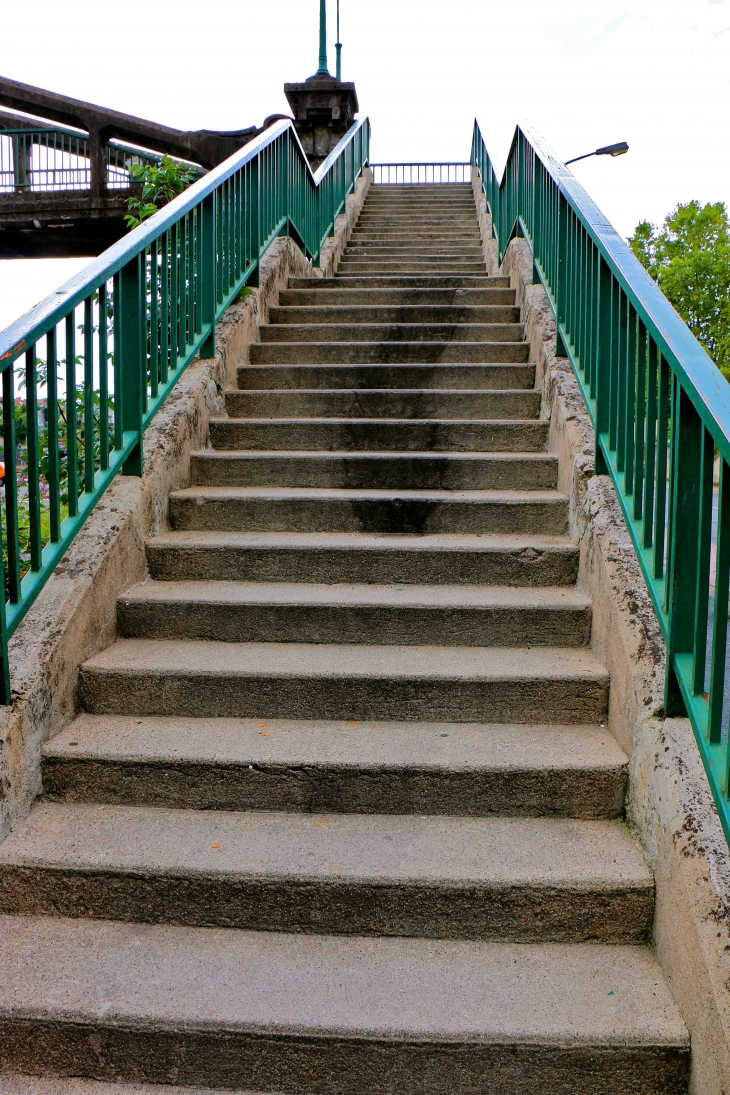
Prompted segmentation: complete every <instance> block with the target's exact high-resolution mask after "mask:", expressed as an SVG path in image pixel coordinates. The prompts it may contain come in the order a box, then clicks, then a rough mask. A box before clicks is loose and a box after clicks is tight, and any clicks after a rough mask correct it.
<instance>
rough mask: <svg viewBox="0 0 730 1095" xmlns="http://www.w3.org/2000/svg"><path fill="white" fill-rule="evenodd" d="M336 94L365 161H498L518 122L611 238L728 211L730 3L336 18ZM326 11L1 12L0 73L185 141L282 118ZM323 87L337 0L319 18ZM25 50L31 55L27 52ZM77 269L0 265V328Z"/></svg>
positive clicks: (249, 2) (363, 0)
mask: <svg viewBox="0 0 730 1095" xmlns="http://www.w3.org/2000/svg"><path fill="white" fill-rule="evenodd" d="M341 9H342V24H341V26H342V33H341V37H342V41H343V45H344V48H343V77H344V78H345V79H352V80H355V82H356V84H357V89H358V95H359V99H360V107H361V110H362V112H363V113H367V114H369V115H370V119H371V122H372V129H373V144H372V154H373V160H374V161H375V162H378V161H399V162H402V161H405V160H410V159H413V160H466V159H468V156H469V146H470V140H471V126H472V123H473V119H474V117H475V115H476V116H477V117H478V119H479V123H480V125H481V128H482V132H483V133H484V137H485V139H486V141H487V145H488V147H489V149H490V152H491V154H492V155H493V157H494V158H495V159H496V160H497V162H498V163H499V164H501V163H502V162H503V159H504V157H505V155H506V152H507V149H508V146H509V142H510V140H511V136H512V132H513V129H514V125H515V123H516V121H518V120H519V119H520V118H523V117H524V118H527V119H529V120H531V121H532V122H533V124H534V125H535V126H536V127H537V129H538V130H540V131H541V132H542V133H543V135H544V136H545V137H546V138H547V140H548V141H549V142H550V144H552V145H553V147H554V148H555V150H556V151H557V152H558V154H560V155H562V156H563V157H564V158H566V159H569V158H570V157H572V156H577V155H580V154H581V153H583V152H588V151H590V150H591V149H593V148H596V147H598V146H600V145H603V144H608V143H612V142H614V141H620V140H626V141H628V142H629V144H630V146H631V151H630V152H629V154H628V155H626V156H623V157H621V158H619V159H616V160H611V159H610V158H608V157H602V158H600V159H595V158H594V159H591V160H587V161H584V162H583V163H582V164H576V165H575V168H574V170H575V174H576V175H577V177H578V178H579V179H580V180H581V182H582V183H583V185H584V186H585V187H586V189H587V190H588V192H589V194H590V195H591V196H592V197H593V199H594V200H595V201H596V203H597V204H598V205H599V207H600V208H602V209H603V211H604V212H605V213H606V214H607V215H608V217H609V219H610V220H611V221H613V223H614V224H615V226H616V227H617V229H618V230H619V231H620V232H621V233H622V234H623V235H628V234H630V232H631V231H632V229H633V227H634V225H635V224H636V223H637V221H639V220H641V219H642V218H644V217H648V218H649V219H650V220H654V221H659V220H661V219H662V218H663V217H664V215H665V214H666V213H667V212H668V211H669V210H670V209H671V208H673V207H674V205H676V203H677V202H678V201H687V200H689V199H690V198H697V199H699V200H700V201H703V202H704V201H718V200H722V201H725V202H728V203H730V140H728V136H729V133H728V120H727V114H728V106H729V105H730V95H729V94H728V93H729V91H730V0H448V2H445V0H360V2H359V3H355V0H341ZM318 11H319V3H318V0H268V2H267V3H262V2H261V0H204V2H202V0H125V3H124V4H122V5H120V4H109V3H106V4H100V3H99V2H98V0H62V2H60V3H59V0H33V3H32V4H30V5H29V4H21V3H18V0H0V72H1V73H2V74H3V75H5V76H8V77H11V78H13V79H17V80H23V81H25V82H26V83H30V84H36V85H38V86H40V87H45V88H50V89H52V90H55V91H59V92H63V93H65V94H67V95H72V96H74V97H76V98H79V99H87V100H89V101H91V102H96V103H100V104H103V105H105V106H109V107H114V108H116V109H118V110H122V111H126V112H127V113H130V114H136V115H140V116H142V117H146V118H151V119H154V120H155V121H159V122H163V123H167V124H169V125H173V126H177V127H179V128H182V129H197V128H203V127H206V128H212V129H237V128H242V127H244V126H247V125H251V124H252V123H256V124H261V122H262V121H263V119H264V117H265V116H266V115H268V114H273V113H276V112H281V113H288V106H287V103H286V99H285V98H284V94H283V90H282V85H283V84H284V82H285V81H286V80H301V79H305V78H306V77H307V76H311V75H312V73H313V72H314V71H315V69H316V67H317V45H318V43H317V33H318ZM328 14H329V40H330V43H331V48H330V70H331V71H334V45H333V43H334V41H335V25H334V14H335V0H328ZM29 36H30V37H29ZM82 265H84V262H83V260H55V261H53V262H49V261H35V262H28V261H22V262H18V261H15V262H0V329H2V328H3V327H4V326H6V325H7V324H8V323H9V322H10V321H11V320H13V319H14V318H16V317H17V316H18V315H20V314H21V313H22V312H23V311H25V310H26V309H27V308H29V307H31V306H32V305H33V304H34V303H36V302H37V301H38V300H39V299H41V298H42V297H43V296H44V295H45V294H46V293H48V292H50V291H51V290H52V289H54V288H56V286H57V285H58V284H60V282H61V281H63V280H65V278H66V277H67V276H70V274H71V273H73V272H74V271H75V270H76V269H78V268H79V267H80V266H82Z"/></svg>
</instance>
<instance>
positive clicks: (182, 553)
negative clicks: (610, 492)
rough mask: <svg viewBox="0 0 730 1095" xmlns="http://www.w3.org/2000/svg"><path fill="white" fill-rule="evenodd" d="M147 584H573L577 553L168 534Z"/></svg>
mask: <svg viewBox="0 0 730 1095" xmlns="http://www.w3.org/2000/svg"><path fill="white" fill-rule="evenodd" d="M146 549H147V565H148V567H149V571H150V574H151V576H152V577H153V578H157V579H160V580H170V581H181V580H182V581H194V580H202V581H206V580H215V581H243V580H247V581H260V582H325V583H331V582H376V583H378V582H380V583H382V582H397V583H399V584H406V585H409V584H412V583H416V584H420V583H423V582H431V583H442V584H455V583H467V584H469V585H471V584H473V583H475V582H478V583H483V584H490V583H491V584H494V585H505V586H550V585H553V586H554V585H572V584H573V583H574V582H575V581H576V579H577V577H578V560H579V550H578V547H577V545H576V544H574V543H573V542H572V540H569V539H568V538H567V537H561V536H553V537H550V536H545V537H540V536H534V535H531V534H529V533H528V534H525V535H522V536H516V535H510V534H508V535H502V536H499V535H493V536H489V535H485V536H473V535H472V536H470V535H465V536H463V535H457V534H451V535H446V534H444V535H440V536H434V535H429V534H424V535H413V536H408V535H394V536H388V535H382V534H376V535H368V534H366V533H354V534H353V533H322V532H319V533H311V532H269V533H260V532H259V533H255V532H211V531H208V530H201V531H196V532H190V531H187V532H167V533H163V534H161V535H159V536H156V537H155V538H154V539H152V540H148V541H147V544H146Z"/></svg>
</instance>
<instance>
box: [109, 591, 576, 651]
mask: <svg viewBox="0 0 730 1095" xmlns="http://www.w3.org/2000/svg"><path fill="white" fill-rule="evenodd" d="M117 627H118V632H119V634H120V635H121V636H123V637H124V638H129V639H161V640H164V639H194V640H198V639H201V640H207V639H210V640H212V641H214V642H215V641H219V642H232V643H246V642H280V643H284V642H293V643H361V644H366V645H367V644H370V645H374V646H377V645H380V644H384V645H402V646H422V645H423V644H424V643H426V644H429V643H431V644H433V645H434V646H576V647H578V646H586V645H587V644H588V642H589V641H590V634H591V613H590V610H589V609H586V608H582V609H579V608H570V609H561V610H559V611H557V610H554V609H550V608H524V609H521V610H515V609H514V608H510V609H500V608H489V609H467V608H460V609H459V608H452V609H441V608H391V607H384V606H373V607H369V606H368V607H365V606H362V605H359V606H358V605H355V606H337V605H327V604H323V605H245V604H228V605H226V604H217V605H215V604H206V603H204V602H197V603H192V604H191V603H190V602H189V601H178V602H170V601H165V602H164V603H159V602H155V601H139V600H134V601H125V599H124V597H122V598H120V600H119V601H118V603H117Z"/></svg>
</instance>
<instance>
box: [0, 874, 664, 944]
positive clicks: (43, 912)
mask: <svg viewBox="0 0 730 1095" xmlns="http://www.w3.org/2000/svg"><path fill="white" fill-rule="evenodd" d="M305 869H306V864H303V868H302V873H304V870H305ZM0 912H1V913H4V914H5V915H10V916H67V917H88V918H91V919H97V920H117V921H132V922H134V923H151V924H179V925H187V926H190V927H199V928H205V927H208V928H238V929H245V930H251V931H287V932H288V931H294V932H303V933H305V934H307V935H309V934H314V935H329V934H331V935H378V936H384V935H386V936H401V937H403V936H405V937H414V936H415V937H421V938H431V939H479V940H485V941H486V940H498V941H500V942H513V943H584V942H600V943H640V942H643V941H645V940H646V938H647V936H648V933H649V930H650V928H651V916H652V912H653V900H652V891H651V889H650V888H648V887H642V888H640V889H639V888H631V889H619V888H617V889H610V890H604V889H603V888H601V887H598V886H596V887H595V889H590V888H586V889H577V888H576V889H571V888H568V887H565V888H562V887H560V886H554V887H550V888H548V887H544V888H543V887H541V886H540V885H539V884H538V883H535V884H532V885H530V884H529V883H525V884H524V885H513V886H503V885H496V886H495V885H490V884H489V883H484V884H481V885H477V884H473V883H472V884H470V883H464V884H460V885H449V884H448V883H443V884H441V885H428V884H423V885H419V884H417V883H403V882H400V881H396V882H392V883H388V882H387V881H386V882H382V883H370V884H368V883H366V882H364V881H358V880H344V879H343V880H341V881H339V880H334V879H333V880H319V879H311V878H310V879H307V878H303V877H302V876H301V875H300V876H298V877H293V878H286V877H285V878H276V877H273V878H272V877H269V878H265V877H264V878H256V877H251V876H247V875H232V876H228V877H225V876H223V875H221V876H219V877H215V876H213V877H210V876H209V877H200V876H199V875H197V874H195V873H192V874H187V875H185V874H183V875H180V876H177V877H175V876H170V875H161V874H160V875H146V874H141V873H140V874H136V873H134V874H133V873H131V872H127V871H123V870H113V869H112V870H109V871H105V872H96V871H94V872H93V873H92V872H86V871H84V870H81V869H76V870H74V869H73V868H66V869H61V870H54V869H53V868H45V869H44V868H35V869H28V868H22V867H4V866H3V867H0Z"/></svg>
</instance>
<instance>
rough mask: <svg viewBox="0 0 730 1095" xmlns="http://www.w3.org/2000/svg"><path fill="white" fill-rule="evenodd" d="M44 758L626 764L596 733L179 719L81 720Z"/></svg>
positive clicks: (507, 766)
mask: <svg viewBox="0 0 730 1095" xmlns="http://www.w3.org/2000/svg"><path fill="white" fill-rule="evenodd" d="M43 755H44V757H47V758H55V759H63V760H67V761H78V760H84V759H87V760H89V759H90V760H96V761H107V762H111V761H116V762H127V763H160V764H165V763H168V764H169V763H182V762H187V763H196V764H206V765H216V766H241V765H243V766H248V765H249V764H252V763H253V764H254V765H255V766H257V765H265V766H267V768H271V767H272V766H274V767H275V766H284V767H293V766H294V767H296V766H312V765H314V766H316V765H326V766H328V767H339V768H358V769H363V770H365V771H374V770H377V771H381V770H387V769H403V768H407V769H413V770H420V771H426V770H433V771H438V772H441V771H453V772H475V771H476V772H479V771H488V770H497V771H506V770H510V771H524V770H528V769H536V770H541V771H545V772H551V771H555V770H558V769H560V770H569V771H575V772H579V771H581V770H585V769H587V768H590V769H604V770H617V769H623V768H624V767H625V765H626V764H627V763H628V761H627V757H626V755H625V754H624V752H623V750H622V749H621V748H620V747H619V745H618V744H617V742H616V740H615V738H613V737H612V736H611V735H610V734H609V733H608V731H607V730H605V728H603V727H598V726H592V725H585V726H582V725H577V726H558V725H542V726H541V725H534V726H533V725H522V724H520V725H510V724H509V723H491V724H490V723H448V722H446V723H444V722H430V723H429V722H422V723H418V722H369V721H348V722H342V721H340V722H336V721H329V720H306V719H267V720H266V721H265V722H264V723H262V722H261V720H259V719H235V718H212V719H199V718H175V717H171V716H168V717H164V716H160V717H150V716H146V717H144V718H143V717H138V716H135V717H133V716H126V715H103V716H102V715H89V714H81V715H79V716H78V717H77V718H76V719H75V720H74V722H72V723H70V724H69V725H68V726H67V727H65V728H64V730H62V731H61V733H59V734H57V735H56V736H55V737H54V738H52V739H51V740H50V741H48V742H46V743H45V745H44V746H43Z"/></svg>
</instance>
